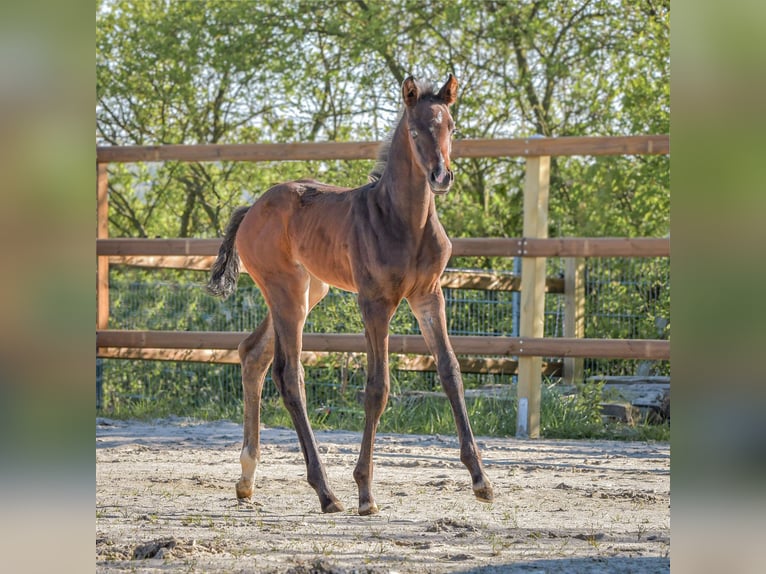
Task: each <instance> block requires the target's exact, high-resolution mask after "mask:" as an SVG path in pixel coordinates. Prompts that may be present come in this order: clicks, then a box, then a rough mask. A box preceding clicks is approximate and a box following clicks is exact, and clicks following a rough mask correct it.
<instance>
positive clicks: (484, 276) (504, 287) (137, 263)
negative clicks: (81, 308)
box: [109, 255, 564, 293]
mask: <svg viewBox="0 0 766 574" xmlns="http://www.w3.org/2000/svg"><path fill="white" fill-rule="evenodd" d="M214 261H215V256H213V255H112V256H110V257H109V264H110V265H127V266H130V267H143V268H147V269H186V270H192V271H209V270H210V268H211V267H212V265H213V262H214ZM441 286H442V287H444V288H445V289H476V290H479V291H519V290H520V288H521V277H519V276H518V275H510V274H501V273H489V272H480V271H479V272H476V271H455V270H449V269H448V270H447V271H445V272H444V273H443V274H442V276H441ZM545 291H546V292H547V293H563V292H564V279H562V278H561V277H547V278H546V279H545Z"/></svg>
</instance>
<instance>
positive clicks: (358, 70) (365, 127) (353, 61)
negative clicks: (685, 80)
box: [96, 0, 670, 267]
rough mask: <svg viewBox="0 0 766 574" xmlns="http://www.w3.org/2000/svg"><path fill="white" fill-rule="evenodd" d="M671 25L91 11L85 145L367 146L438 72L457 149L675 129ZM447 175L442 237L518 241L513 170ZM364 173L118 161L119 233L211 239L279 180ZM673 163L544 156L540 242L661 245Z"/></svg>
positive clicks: (153, 3)
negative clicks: (90, 114) (92, 117)
mask: <svg viewBox="0 0 766 574" xmlns="http://www.w3.org/2000/svg"><path fill="white" fill-rule="evenodd" d="M669 21H670V3H669V2H668V1H666V0H664V1H659V2H651V3H636V2H630V1H628V0H617V1H612V0H586V1H585V2H582V1H577V2H575V1H574V0H565V1H560V2H543V1H541V0H525V1H523V2H516V3H498V2H472V1H457V2H443V1H437V2H427V3H423V2H416V1H414V0H394V1H393V2H385V3H384V2H330V3H317V2H291V3H285V2H281V1H277V0H264V1H261V2H226V1H215V0H210V1H206V2H163V1H159V0H143V1H138V2H137V1H135V0H111V1H103V2H100V3H99V6H98V10H97V17H96V23H97V26H96V74H97V90H96V94H97V101H98V105H97V110H96V112H97V113H96V121H97V137H98V139H99V141H100V142H102V143H107V144H113V145H126V144H139V145H146V144H179V143H243V142H283V141H318V140H340V141H350V140H351V141H353V140H365V139H371V138H376V139H377V138H382V137H383V136H384V135H385V133H386V132H387V131H388V130H389V129H390V127H391V124H392V122H393V119H394V117H395V111H396V109H397V108H398V107H399V90H398V89H397V86H398V85H399V84H400V83H401V81H402V80H403V79H404V77H405V76H406V75H407V74H409V73H414V74H416V75H418V76H421V77H426V78H432V79H435V80H441V79H442V78H444V76H445V75H446V73H447V72H452V73H454V74H455V75H456V76H457V77H458V80H459V81H460V86H461V90H460V97H459V100H458V103H457V104H456V105H455V109H454V116H455V119H456V122H457V125H458V129H459V130H460V133H461V137H471V138H477V137H481V138H499V137H526V136H529V135H532V134H541V135H546V136H571V135H627V134H640V133H667V132H668V131H669V117H670V105H669V102H670V97H669V74H670V70H669ZM455 163H456V173H457V181H456V186H455V190H454V192H453V193H452V194H450V195H449V196H448V197H447V198H443V199H442V200H440V201H439V202H437V204H438V209H439V210H440V214H441V215H442V218H443V221H444V223H445V226H446V228H447V229H448V230H449V232H450V234H452V235H454V236H474V237H475V236H495V237H497V236H518V235H520V234H521V201H520V197H519V191H520V189H521V184H522V179H523V162H521V161H518V160H516V159H489V158H465V159H462V160H457V161H456V162H455ZM370 165H371V164H370V163H369V162H313V163H312V162H294V163H286V162H282V163H275V164H270V165H265V164H258V165H252V164H245V163H230V162H221V163H213V164H211V163H205V164H193V163H192V164H176V163H170V164H150V165H148V166H136V165H130V166H114V165H113V166H111V167H110V196H111V198H112V203H111V205H112V213H111V216H110V222H111V226H112V230H111V231H112V233H113V234H114V235H116V236H120V235H122V236H141V237H153V236H163V237H171V236H181V237H186V236H196V237H210V236H215V235H218V234H220V233H221V230H222V229H223V227H224V225H225V223H226V219H227V218H228V215H229V213H230V212H231V211H232V209H233V208H234V207H235V206H237V205H239V204H242V203H247V202H250V201H252V200H253V199H254V198H256V197H258V196H259V195H260V194H261V193H263V191H265V190H266V189H268V188H269V187H270V186H271V185H273V184H274V183H277V182H280V181H284V180H288V179H294V178H297V177H317V178H320V179H322V180H325V181H328V182H332V183H336V184H339V185H347V186H356V185H361V184H363V183H365V181H366V173H367V171H368V169H369V167H370ZM668 165H669V162H668V159H667V158H666V157H660V158H655V157H639V158H606V159H598V160H593V159H588V158H571V159H559V160H554V162H553V165H552V173H551V176H552V187H551V190H552V193H551V217H550V226H551V235H552V236H556V235H560V234H569V235H580V236H587V235H630V236H636V235H647V236H648V235H657V234H665V233H667V231H668V216H667V213H668V210H667V207H668V197H669V167H668ZM455 265H462V264H461V263H455ZM479 265H480V266H483V267H493V266H494V267H496V266H497V265H495V264H493V262H492V261H484V262H480V263H479Z"/></svg>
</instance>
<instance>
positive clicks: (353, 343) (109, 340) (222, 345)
mask: <svg viewBox="0 0 766 574" xmlns="http://www.w3.org/2000/svg"><path fill="white" fill-rule="evenodd" d="M249 334H250V333H249V332H233V333H230V332H220V331H122V330H99V331H96V346H97V347H131V348H143V347H148V348H152V347H155V348H163V349H229V350H233V349H236V348H237V346H238V345H239V343H240V341H242V339H244V338H245V337H246V336H247V335H249ZM450 341H451V342H452V345H453V347H454V349H455V353H456V354H458V355H479V356H487V355H500V356H538V357H591V358H596V359H602V358H603V359H609V358H614V359H651V360H668V359H670V342H669V341H666V340H655V339H568V338H522V337H500V336H497V337H494V336H486V337H482V336H476V335H453V336H451V337H450ZM303 349H304V350H305V351H315V352H316V351H324V352H343V353H364V352H366V350H367V347H366V343H365V338H364V335H362V334H355V333H304V335H303ZM389 350H390V352H392V353H403V354H419V355H427V354H429V352H428V349H427V348H426V344H425V341H424V340H423V337H422V336H420V335H391V336H390V337H389Z"/></svg>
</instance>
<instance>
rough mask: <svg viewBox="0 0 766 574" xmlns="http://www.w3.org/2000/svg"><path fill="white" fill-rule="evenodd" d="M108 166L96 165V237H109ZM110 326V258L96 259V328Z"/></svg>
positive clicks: (101, 257) (100, 257) (99, 257)
mask: <svg viewBox="0 0 766 574" xmlns="http://www.w3.org/2000/svg"><path fill="white" fill-rule="evenodd" d="M106 167H107V166H106V164H103V163H99V164H96V237H97V240H98V239H106V238H107V237H109V185H108V183H109V180H108V178H109V175H108V173H107V169H106ZM108 326H109V258H108V257H103V256H97V257H96V328H97V329H106V328H107V327H108Z"/></svg>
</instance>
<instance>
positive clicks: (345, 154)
mask: <svg viewBox="0 0 766 574" xmlns="http://www.w3.org/2000/svg"><path fill="white" fill-rule="evenodd" d="M380 143H381V142H377V141H363V142H313V143H269V144H197V145H152V146H98V147H97V148H96V161H97V162H98V163H132V162H143V161H149V162H155V161H192V162H197V161H286V160H294V161H301V160H302V161H312V160H339V159H375V158H376V157H377V153H378V147H379V146H380ZM669 152H670V137H669V136H668V135H640V136H606V137H591V136H583V137H560V138H515V139H475V140H457V141H455V142H454V143H453V145H452V154H451V156H452V158H453V159H454V158H461V157H529V156H546V155H552V156H581V155H632V154H635V155H658V154H667V153H669Z"/></svg>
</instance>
